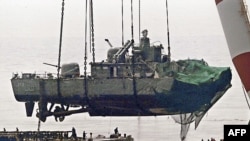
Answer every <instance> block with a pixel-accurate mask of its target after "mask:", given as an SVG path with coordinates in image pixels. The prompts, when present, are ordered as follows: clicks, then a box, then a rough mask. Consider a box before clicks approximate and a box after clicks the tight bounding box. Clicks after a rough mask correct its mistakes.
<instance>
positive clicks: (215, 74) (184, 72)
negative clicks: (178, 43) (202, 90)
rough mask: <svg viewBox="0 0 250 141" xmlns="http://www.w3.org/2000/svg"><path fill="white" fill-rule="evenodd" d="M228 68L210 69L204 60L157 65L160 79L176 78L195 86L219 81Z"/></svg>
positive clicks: (188, 60)
mask: <svg viewBox="0 0 250 141" xmlns="http://www.w3.org/2000/svg"><path fill="white" fill-rule="evenodd" d="M226 69H228V68H226V67H210V66H208V65H207V63H206V62H205V61H204V60H190V59H187V60H180V61H176V62H175V61H172V62H170V63H162V64H157V65H156V71H157V72H158V74H159V76H160V77H164V76H170V77H175V78H176V79H177V80H178V81H182V82H187V83H191V84H195V85H199V84H201V83H209V82H213V81H215V80H218V79H219V76H220V74H221V73H222V72H223V71H224V70H226Z"/></svg>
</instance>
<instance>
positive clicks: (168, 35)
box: [166, 0, 171, 61]
mask: <svg viewBox="0 0 250 141" xmlns="http://www.w3.org/2000/svg"><path fill="white" fill-rule="evenodd" d="M166 16H167V38H168V61H170V59H171V52H170V34H169V22H168V0H166Z"/></svg>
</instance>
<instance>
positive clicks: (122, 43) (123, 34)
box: [121, 0, 124, 46]
mask: <svg viewBox="0 0 250 141" xmlns="http://www.w3.org/2000/svg"><path fill="white" fill-rule="evenodd" d="M121 6H122V8H121V9H122V11H121V12H122V46H124V20H123V18H124V10H123V0H121Z"/></svg>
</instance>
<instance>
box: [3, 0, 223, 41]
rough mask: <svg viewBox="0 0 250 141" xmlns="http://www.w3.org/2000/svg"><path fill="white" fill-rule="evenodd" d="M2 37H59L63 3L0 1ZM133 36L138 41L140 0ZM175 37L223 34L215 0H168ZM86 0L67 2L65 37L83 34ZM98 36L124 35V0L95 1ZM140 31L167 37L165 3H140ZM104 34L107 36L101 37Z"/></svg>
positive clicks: (144, 0)
mask: <svg viewBox="0 0 250 141" xmlns="http://www.w3.org/2000/svg"><path fill="white" fill-rule="evenodd" d="M0 1H1V5H0V31H1V32H0V37H11V38H12V37H38V38H39V37H58V36H59V29H60V18H61V0H0ZM133 1H134V5H133V6H134V34H135V37H136V38H138V36H139V31H138V0H133ZM168 5H169V16H170V30H171V33H172V34H173V35H195V34H204V35H205V34H222V33H221V31H222V28H221V26H220V23H219V18H218V13H217V11H216V10H217V9H216V5H215V2H214V0H168ZM124 6H125V8H124V13H125V14H124V15H125V16H124V21H125V36H126V37H127V38H130V36H131V33H130V31H131V30H130V26H131V20H130V18H131V17H130V0H124ZM84 12H85V1H84V0H65V17H64V36H65V37H81V36H83V35H84V16H85V13H84ZM94 17H95V19H94V22H95V31H96V36H104V35H105V36H117V34H119V36H120V35H121V0H94ZM141 28H142V29H144V28H147V29H148V30H149V34H150V35H151V36H152V37H153V38H154V36H166V7H165V0H141ZM100 34H104V35H100Z"/></svg>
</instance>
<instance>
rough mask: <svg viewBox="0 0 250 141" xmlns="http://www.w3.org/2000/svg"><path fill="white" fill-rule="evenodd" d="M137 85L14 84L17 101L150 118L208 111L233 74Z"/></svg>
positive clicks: (74, 81)
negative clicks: (191, 80)
mask: <svg viewBox="0 0 250 141" xmlns="http://www.w3.org/2000/svg"><path fill="white" fill-rule="evenodd" d="M203 73H204V72H203ZM203 73H201V74H200V75H204V74H203ZM206 73H208V72H206ZM185 77H193V76H190V74H189V75H186V76H185ZM182 78H183V77H182ZM134 81H135V83H133V79H132V78H119V79H118V78H107V79H94V78H88V79H87V80H86V81H85V79H84V77H79V78H67V79H66V78H65V79H63V78H61V79H59V80H58V79H53V78H51V79H49V78H46V79H45V78H31V79H23V78H20V79H19V78H15V79H12V80H11V82H12V86H13V91H14V95H15V98H16V100H17V101H21V102H38V101H39V100H40V99H41V98H42V99H43V100H44V101H46V102H48V103H60V104H64V105H79V106H88V112H89V114H90V115H91V116H138V115H143V116H150V115H172V114H181V113H193V112H196V111H200V110H206V107H211V103H213V102H212V101H213V100H216V101H217V99H218V98H220V97H221V96H222V95H223V94H224V93H225V92H226V90H227V89H228V88H229V87H230V86H231V84H230V81H231V70H230V69H229V68H223V69H220V71H217V73H216V74H213V75H211V77H210V76H209V78H208V77H207V76H206V80H202V81H199V82H189V81H188V78H185V79H180V78H178V77H169V76H165V77H161V78H135V80H134ZM85 82H86V84H85ZM58 88H59V89H58ZM85 88H87V89H85ZM135 90H136V91H135Z"/></svg>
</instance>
